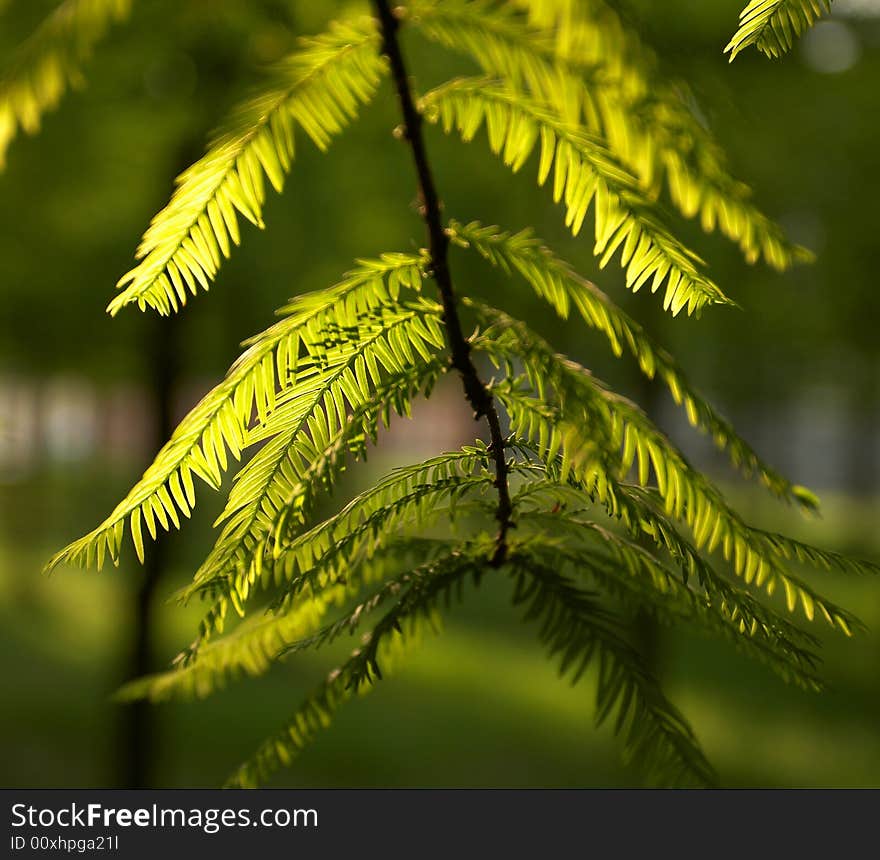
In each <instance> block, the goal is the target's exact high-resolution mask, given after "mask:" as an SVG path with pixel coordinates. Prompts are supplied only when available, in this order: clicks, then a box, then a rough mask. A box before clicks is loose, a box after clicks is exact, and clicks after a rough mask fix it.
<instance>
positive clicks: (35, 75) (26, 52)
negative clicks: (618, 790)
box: [0, 0, 131, 170]
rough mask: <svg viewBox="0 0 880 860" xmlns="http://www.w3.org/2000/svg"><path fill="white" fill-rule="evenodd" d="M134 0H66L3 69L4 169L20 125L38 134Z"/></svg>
mask: <svg viewBox="0 0 880 860" xmlns="http://www.w3.org/2000/svg"><path fill="white" fill-rule="evenodd" d="M130 7H131V0H63V2H62V3H60V4H59V5H58V7H57V8H56V9H55V11H54V12H52V14H51V15H49V17H48V18H46V20H45V21H43V23H42V24H41V25H40V26H39V27H38V28H37V29H36V30H35V31H34V33H33V35H32V36H31V37H30V38H29V39H28V40H27V41H26V42H24V43H23V44H22V45H21V47H20V48H19V49H18V51H17V52H16V53H15V55H14V56H13V57H12V58H11V60H10V61H9V63H8V64H6V66H5V68H4V69H3V70H2V72H0V170H2V169H3V168H4V166H5V164H6V150H7V149H8V148H9V144H10V143H12V140H13V138H14V137H15V136H16V134H17V133H18V130H19V129H23V130H24V131H25V132H27V133H28V134H35V133H36V132H37V131H38V130H39V128H40V119H41V118H42V116H43V114H44V113H46V111H49V110H51V109H52V108H54V107H55V106H56V105H57V104H58V102H59V101H60V100H61V97H62V96H63V95H64V92H65V90H66V89H67V88H68V87H69V86H75V87H76V86H82V84H83V76H82V66H83V63H84V62H85V61H86V60H87V59H88V57H89V55H90V54H91V52H92V48H93V47H94V45H95V43H96V42H97V41H98V40H99V39H100V38H101V37H102V36H103V35H104V32H105V31H106V30H107V27H108V26H109V25H110V24H111V23H112V22H113V21H118V20H120V19H122V18H124V17H125V16H126V15H128V12H129V9H130Z"/></svg>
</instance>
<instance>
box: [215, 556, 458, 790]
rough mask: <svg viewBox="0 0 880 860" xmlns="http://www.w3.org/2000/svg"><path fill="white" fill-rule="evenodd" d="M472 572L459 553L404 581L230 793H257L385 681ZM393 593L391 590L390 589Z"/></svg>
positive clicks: (236, 777)
mask: <svg viewBox="0 0 880 860" xmlns="http://www.w3.org/2000/svg"><path fill="white" fill-rule="evenodd" d="M474 566H475V561H474V559H473V558H472V557H471V556H470V555H469V554H468V553H467V552H456V553H453V554H451V555H450V556H449V557H448V558H447V559H445V560H440V561H439V562H437V563H435V564H432V565H429V566H427V568H426V569H424V570H421V571H418V572H413V573H411V574H410V575H409V576H404V577H401V579H400V581H399V582H398V583H396V585H397V586H398V587H399V588H404V591H403V594H402V595H401V596H400V597H399V599H398V600H397V602H396V603H395V604H394V606H393V607H392V608H391V609H389V610H388V611H387V612H386V614H385V615H384V616H383V617H382V618H381V620H380V621H379V622H378V623H377V624H376V625H375V626H374V627H373V629H372V631H371V632H370V635H369V637H368V638H367V641H366V643H365V644H364V645H363V646H362V647H360V648H357V649H355V651H354V652H353V653H352V655H351V657H350V658H349V659H348V660H347V661H346V662H345V663H343V664H342V665H341V666H340V667H339V668H338V669H334V670H333V671H332V672H331V673H330V675H329V676H328V677H327V679H326V680H325V681H324V683H323V684H321V685H320V686H319V687H318V689H317V690H315V691H314V692H313V693H312V694H311V695H310V696H309V697H308V698H307V699H306V701H305V702H304V703H303V704H302V705H301V706H300V707H299V708H298V709H297V711H296V713H295V714H294V715H293V717H292V718H291V719H290V720H289V721H288V723H287V725H285V726H284V728H283V729H282V730H281V731H279V732H277V733H276V734H275V735H273V736H272V737H271V738H269V739H268V740H267V741H266V742H265V743H263V744H262V745H261V746H260V748H259V749H258V750H257V752H256V753H255V754H254V755H253V756H252V757H251V759H249V760H248V761H247V762H245V763H244V764H243V765H241V767H239V768H238V770H237V771H236V772H235V773H234V774H233V775H232V776H231V777H230V778H229V780H228V781H227V783H226V785H227V787H233V788H253V787H256V786H258V785H260V784H261V783H263V782H265V781H266V779H267V778H268V777H269V776H270V775H271V774H272V773H273V772H274V771H275V770H277V769H278V768H280V767H284V766H286V765H289V764H290V762H291V761H292V760H293V759H294V758H295V757H296V756H297V755H298V754H299V753H300V752H301V751H302V750H303V749H304V748H305V747H306V746H307V745H308V744H309V743H310V742H311V741H312V740H313V739H314V737H315V735H316V734H317V733H318V731H320V729H322V728H325V727H326V726H327V725H328V723H329V721H330V719H331V717H332V716H333V714H334V713H335V711H336V710H337V709H338V708H339V706H340V705H342V704H343V703H345V702H346V701H348V700H349V699H351V698H352V697H353V696H355V695H357V694H358V693H363V692H366V691H368V690H369V689H371V688H372V687H373V686H374V685H375V683H376V681H378V680H381V679H382V677H383V673H384V672H387V671H388V666H387V664H388V662H390V661H395V660H399V658H400V655H401V653H402V652H403V651H404V649H405V648H407V647H408V646H409V643H410V641H411V640H413V639H414V638H416V637H417V636H418V635H419V634H420V632H421V630H422V629H423V628H424V626H425V624H426V623H427V625H428V626H429V627H435V628H436V626H437V624H438V616H437V611H438V604H439V603H440V601H441V600H443V599H444V598H445V602H446V603H447V605H448V604H449V602H450V601H451V599H452V597H453V593H454V591H458V590H460V586H461V584H462V581H463V580H464V578H465V577H466V576H467V575H468V574H469V573H472V572H473V570H474ZM391 592H393V589H391V588H389V593H391ZM368 608H370V607H369V604H368ZM355 611H357V610H355ZM349 623H350V622H349Z"/></svg>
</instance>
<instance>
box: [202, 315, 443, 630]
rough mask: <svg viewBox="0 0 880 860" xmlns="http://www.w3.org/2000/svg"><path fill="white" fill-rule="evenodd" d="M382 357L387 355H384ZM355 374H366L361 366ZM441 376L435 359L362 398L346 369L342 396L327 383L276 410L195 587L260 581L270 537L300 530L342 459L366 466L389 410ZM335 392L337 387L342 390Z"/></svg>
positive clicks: (399, 408) (380, 383)
mask: <svg viewBox="0 0 880 860" xmlns="http://www.w3.org/2000/svg"><path fill="white" fill-rule="evenodd" d="M393 331H394V329H393V328H392V329H390V332H393ZM383 337H384V335H383ZM370 346H373V344H370ZM365 352H366V354H367V355H372V353H371V352H369V351H365ZM363 354H364V353H363V352H361V353H359V355H363ZM386 354H389V355H390V354H392V353H391V351H390V350H386ZM366 364H367V362H366V361H364V366H366ZM358 367H359V368H360V370H361V373H362V374H363V372H364V370H363V366H361V365H360V364H358ZM444 370H445V362H444V361H442V360H441V359H439V358H432V359H430V360H429V361H423V362H421V363H419V364H414V365H413V366H412V367H410V368H406V369H404V370H401V371H399V372H397V373H396V374H394V375H392V376H390V377H389V378H388V379H385V380H376V381H374V383H373V384H374V385H375V389H374V391H373V392H372V393H370V389H369V388H367V389H366V391H364V390H361V389H359V388H358V387H357V386H356V385H355V384H354V382H355V381H356V376H355V375H354V373H352V372H351V371H350V370H349V369H348V368H347V367H345V366H344V365H343V366H342V367H341V368H339V369H334V371H333V373H334V374H336V375H337V377H338V378H342V379H344V380H345V382H346V383H347V384H346V389H345V390H346V391H347V393H346V394H344V395H340V394H337V393H336V391H335V390H334V386H333V383H334V382H335V380H331V382H330V383H329V385H328V384H326V383H325V384H323V385H321V387H320V388H312V390H310V391H308V392H301V393H300V395H299V396H300V397H302V398H303V400H302V401H300V400H298V399H296V400H294V399H291V400H290V402H289V405H290V406H292V407H293V409H285V408H279V409H278V410H277V411H276V412H275V413H274V414H273V415H272V416H271V417H270V419H269V420H268V421H267V423H266V425H265V427H263V428H260V433H261V434H266V435H269V434H272V435H273V436H274V438H271V440H270V441H269V443H268V444H267V445H266V446H265V447H263V448H262V449H261V450H260V452H259V453H258V454H257V455H256V456H255V457H254V459H253V460H251V461H250V463H248V465H247V466H246V467H245V468H244V469H243V470H242V471H241V472H239V473H238V475H236V479H235V483H234V484H233V487H232V490H231V491H230V494H229V500H228V502H227V504H226V508H225V510H224V511H223V514H222V515H221V517H220V519H219V520H218V523H219V522H224V527H223V530H222V532H221V534H220V536H219V537H218V538H217V541H216V543H215V545H214V548H213V549H212V550H211V552H210V553H209V554H208V556H207V558H206V559H205V561H204V562H202V564H201V566H200V567H199V569H198V570H197V571H196V574H195V581H196V582H206V581H213V580H216V579H225V578H227V577H231V576H232V575H233V574H237V577H238V581H240V582H254V581H256V580H258V578H259V576H260V574H261V572H262V569H263V565H264V559H265V557H266V555H267V554H269V555H271V554H272V552H273V539H274V538H275V536H277V535H278V534H279V533H280V532H282V531H285V530H288V529H290V527H291V525H292V524H294V523H296V524H300V525H301V524H303V523H305V522H306V518H307V517H308V516H309V514H311V512H312V509H313V506H314V503H315V501H316V499H317V497H318V496H319V494H321V493H326V492H331V491H332V489H333V485H334V483H335V480H336V477H337V476H338V474H339V473H340V472H341V471H342V470H343V469H344V467H345V460H346V456H347V455H350V456H352V457H353V458H354V459H355V460H363V459H366V456H367V448H366V446H367V440H368V439H371V440H373V441H375V439H376V435H377V433H378V429H379V425H380V422H382V421H383V419H384V423H385V425H386V426H387V425H388V423H389V415H388V413H389V412H390V410H391V409H392V408H393V409H394V411H395V412H396V413H397V414H398V415H406V414H407V413H408V412H409V407H410V403H411V401H412V399H413V398H414V396H415V395H416V394H417V393H418V392H419V391H421V390H425V391H427V392H430V389H431V387H432V386H433V385H434V383H435V382H436V379H437V377H438V376H439V375H440V374H441V373H442V372H443V371H444ZM347 371H348V372H347ZM336 388H341V386H340V384H338V383H337V385H336ZM328 392H329V393H328ZM334 395H336V396H339V397H345V399H346V400H347V402H348V404H349V406H350V407H352V412H351V413H350V414H348V415H345V413H344V410H343V420H341V421H339V422H337V418H338V417H339V416H338V409H337V412H333V411H331V410H332V409H333V408H335V404H328V402H327V400H328V397H329V399H330V400H331V401H332V400H333V399H334V397H333V396H334ZM364 397H366V399H361V400H359V399H358V398H364ZM340 405H342V404H341V403H340ZM279 425H280V426H279ZM234 594H235V596H236V598H237V599H236V600H235V603H234V605H235V607H236V609H237V610H238V611H243V610H241V604H240V600H242V599H243V598H244V597H245V594H243V593H240V592H239V591H236V592H234ZM214 615H216V610H215V612H214Z"/></svg>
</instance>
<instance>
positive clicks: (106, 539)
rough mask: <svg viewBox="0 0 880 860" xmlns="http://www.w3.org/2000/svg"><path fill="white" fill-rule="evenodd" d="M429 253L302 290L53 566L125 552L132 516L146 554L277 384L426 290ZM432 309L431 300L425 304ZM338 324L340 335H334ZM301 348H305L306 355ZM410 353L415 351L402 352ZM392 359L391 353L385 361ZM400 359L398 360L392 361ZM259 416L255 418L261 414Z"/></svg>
mask: <svg viewBox="0 0 880 860" xmlns="http://www.w3.org/2000/svg"><path fill="white" fill-rule="evenodd" d="M422 265H423V260H422V258H421V257H419V256H416V255H412V254H409V255H407V254H388V255H385V256H384V257H382V258H381V259H380V260H365V261H361V266H360V268H358V269H356V270H354V271H353V272H351V273H349V274H348V275H347V276H346V277H345V278H344V279H343V280H342V281H341V282H340V283H339V284H337V285H336V286H335V287H332V288H330V289H328V290H323V291H319V292H316V293H307V294H305V295H303V296H300V297H298V298H296V299H294V300H293V301H292V302H291V303H290V304H289V305H287V306H286V307H284V308H282V309H281V311H280V312H279V313H281V314H283V315H284V316H283V319H281V320H280V321H279V322H277V323H276V324H275V325H273V326H272V327H271V328H269V329H267V330H266V331H265V332H263V333H262V334H260V335H258V336H257V337H255V338H253V339H251V340H250V341H248V344H247V345H248V346H249V348H248V349H247V351H246V352H245V353H243V354H242V355H241V356H240V357H239V359H238V361H236V363H235V364H234V365H233V366H232V368H231V369H230V370H229V373H228V374H227V375H226V378H225V379H224V380H223V382H221V383H220V384H219V385H218V386H217V387H216V388H214V389H212V390H211V391H210V392H209V393H208V394H206V395H205V397H204V398H203V399H202V400H201V402H200V403H199V404H198V405H197V406H196V407H195V408H194V409H193V410H192V411H191V412H190V413H189V415H187V417H186V418H184V420H183V421H182V422H181V424H180V425H179V426H178V428H177V430H175V432H174V435H173V436H172V437H171V439H170V440H169V441H168V443H167V444H166V445H165V446H164V447H163V448H162V450H161V451H160V452H159V453H158V455H157V456H156V459H155V460H154V462H153V464H152V465H151V466H150V468H149V469H147V471H146V472H145V473H144V476H143V478H142V479H141V480H140V481H139V482H138V483H137V484H136V485H135V486H134V487H133V488H132V490H131V491H130V492H129V494H128V495H127V496H126V497H125V499H123V500H122V502H120V503H119V505H118V506H117V507H116V509H115V510H114V511H113V513H111V514H110V516H109V517H108V518H107V519H106V520H105V521H104V522H103V523H102V524H101V525H100V526H98V528H97V529H95V530H94V531H92V532H91V533H89V534H88V535H86V536H85V537H83V538H81V539H80V540H78V541H76V542H74V543H73V544H71V545H70V546H68V547H66V548H65V549H64V550H62V551H61V552H60V553H58V554H57V555H56V556H55V557H54V558H53V559H52V560H51V561H50V562H49V565H48V569H50V570H51V569H53V568H55V567H57V566H58V565H60V564H66V563H69V564H76V565H79V566H81V567H90V566H92V565H96V566H97V568H98V569H99V570H100V568H101V566H102V565H103V563H104V559H105V556H108V555H109V557H110V558H111V559H112V560H113V561H114V563H115V562H116V561H117V560H118V558H119V552H120V549H121V546H122V539H123V536H124V533H125V527H126V520H128V521H129V523H130V529H131V536H132V540H133V543H134V546H135V549H136V551H137V554H138V557H139V558H142V557H143V553H144V548H143V528H142V522H141V520H142V519H143V522H144V523H146V526H147V529H148V531H149V533H150V535H151V536H153V537H155V533H156V522H157V521H158V523H159V524H160V525H161V526H162V527H163V528H164V529H166V530H167V529H169V528H170V524H173V525H174V526H175V527H179V524H180V518H179V516H178V511H179V512H180V513H182V514H183V515H184V516H187V517H188V516H189V515H190V512H191V509H192V508H193V507H194V506H195V486H194V482H193V475H196V476H198V477H199V478H201V479H202V480H203V481H204V482H205V483H206V484H208V485H209V486H210V487H212V488H214V489H219V487H220V482H221V480H222V473H223V472H224V471H225V470H226V468H227V466H228V457H227V451H228V452H229V453H230V454H231V455H232V456H233V457H235V458H236V459H238V458H239V457H240V456H241V451H242V449H243V448H244V447H245V446H247V445H248V444H251V443H252V441H254V440H253V439H251V440H250V441H249V439H248V433H249V430H250V429H251V428H252V426H253V424H254V421H255V420H256V422H257V423H263V422H265V420H266V419H267V417H268V415H269V413H270V412H272V411H273V410H274V409H275V408H276V406H277V400H278V397H279V390H278V389H279V387H280V389H281V391H282V392H283V391H284V390H285V389H289V388H292V387H294V386H295V385H296V384H297V381H298V380H300V379H301V378H303V377H304V378H305V379H312V378H313V377H314V376H315V374H316V373H320V372H321V367H322V363H323V362H324V361H325V360H326V357H327V355H328V354H329V353H328V351H330V350H336V352H337V354H338V352H339V349H338V341H339V332H340V326H342V327H343V328H345V327H347V328H348V332H349V336H352V337H353V336H354V335H355V334H356V333H358V332H360V331H361V330H362V328H363V327H364V326H365V325H366V326H369V325H370V320H371V319H373V318H374V317H376V316H377V315H379V316H381V315H382V313H383V309H384V308H386V307H388V306H393V305H394V303H395V302H396V301H397V297H398V296H399V294H400V290H401V289H408V290H412V291H418V290H420V289H421V283H422V277H423V276H422V271H421V266H422ZM425 308H426V310H430V306H428V305H425ZM334 332H336V335H335V336H334V334H333V333H334ZM301 355H302V357H301ZM403 355H404V358H401V359H398V360H397V363H399V362H400V361H405V360H407V359H408V358H409V352H406V351H405V352H404V353H403ZM384 363H385V361H384V360H383V364H384ZM392 366H394V365H392ZM254 415H255V416H256V419H255V418H254Z"/></svg>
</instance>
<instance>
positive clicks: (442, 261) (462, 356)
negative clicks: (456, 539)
mask: <svg viewBox="0 0 880 860" xmlns="http://www.w3.org/2000/svg"><path fill="white" fill-rule="evenodd" d="M374 5H375V7H376V12H377V14H378V17H379V23H380V27H381V31H382V39H383V47H382V50H383V52H384V54H385V56H386V57H388V61H389V62H390V64H391V76H392V78H393V80H394V86H395V88H396V90H397V97H398V100H399V102H400V109H401V113H402V114H403V129H404V136H405V138H406V140H407V143H408V144H409V148H410V150H411V152H412V157H413V161H414V162H415V167H416V174H417V175H418V183H419V195H420V197H421V207H420V212H421V215H422V218H423V219H424V221H425V226H426V228H427V232H428V252H429V254H430V257H431V272H432V275H433V278H434V280H435V281H436V283H437V287H438V289H439V292H440V300H441V303H442V305H443V318H444V322H445V325H446V332H447V337H448V339H449V351H450V353H451V355H452V365H453V367H455V369H456V370H457V371H458V373H459V375H460V376H461V381H462V384H463V386H464V393H465V397H467V400H468V402H469V403H470V405H471V406H472V407H473V410H474V415H475V417H476V418H481V417H484V418H485V419H486V423H487V424H488V425H489V434H490V437H491V445H490V446H489V450H490V451H491V452H492V457H493V459H494V462H495V486H496V488H497V490H498V509H497V511H496V514H495V516H496V519H497V520H498V523H499V530H498V536H497V538H496V541H495V552H494V554H493V556H492V560H491V563H492V565H493V566H495V567H498V566H500V565H501V564H503V563H504V561H505V559H506V558H507V532H508V530H509V529H510V527H511V524H512V523H511V517H512V514H513V506H512V504H511V501H510V487H509V485H508V471H509V470H508V468H507V460H506V459H505V449H504V436H503V434H502V432H501V421H500V419H499V417H498V409H497V407H496V405H495V400H494V398H493V397H492V395H491V394H490V393H489V391H488V389H487V388H486V386H485V385H484V384H483V382H482V380H481V379H480V377H479V374H478V373H477V369H476V368H475V367H474V363H473V361H472V360H471V348H470V344H469V343H468V341H467V338H465V336H464V332H463V331H462V327H461V319H460V318H459V315H458V303H457V300H456V297H455V290H454V289H453V287H452V276H451V274H450V271H449V259H448V257H449V255H448V252H449V237H448V235H447V234H446V230H445V229H444V227H443V221H442V216H441V213H442V209H443V206H442V204H441V202H440V197H439V195H438V194H437V188H436V186H435V185H434V176H433V173H432V171H431V166H430V163H429V161H428V155H427V151H426V149H425V141H424V137H423V136H422V117H421V115H420V114H419V112H418V110H416V106H415V103H414V102H413V96H412V90H411V89H410V85H409V76H408V75H407V71H406V64H405V63H404V59H403V53H402V52H401V49H400V42H399V41H398V38H397V31H398V28H399V27H400V22H399V20H398V18H397V17H396V16H395V14H394V12H393V11H392V10H391V7H390V6H389V4H388V0H374Z"/></svg>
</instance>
